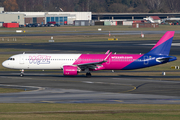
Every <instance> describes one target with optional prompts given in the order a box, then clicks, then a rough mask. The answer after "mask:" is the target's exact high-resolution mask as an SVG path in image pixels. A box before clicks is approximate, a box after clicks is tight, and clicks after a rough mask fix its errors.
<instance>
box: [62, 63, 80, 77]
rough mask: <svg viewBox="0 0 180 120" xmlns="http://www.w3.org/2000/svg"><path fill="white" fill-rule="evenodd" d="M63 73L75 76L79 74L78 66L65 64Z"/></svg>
mask: <svg viewBox="0 0 180 120" xmlns="http://www.w3.org/2000/svg"><path fill="white" fill-rule="evenodd" d="M63 74H64V75H67V76H71V75H72V76H73V75H77V74H78V67H77V66H70V65H65V66H63Z"/></svg>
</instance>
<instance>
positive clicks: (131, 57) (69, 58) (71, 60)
mask: <svg viewBox="0 0 180 120" xmlns="http://www.w3.org/2000/svg"><path fill="white" fill-rule="evenodd" d="M174 33H175V31H167V32H166V33H165V34H164V35H163V37H162V38H161V39H160V40H159V41H158V42H157V43H156V45H155V46H154V47H153V48H152V49H151V50H150V51H149V52H148V53H146V54H112V52H110V50H108V51H107V52H106V53H105V54H26V53H23V54H17V55H13V56H11V57H10V58H9V59H8V60H6V61H4V62H3V63H2V66H4V67H5V68H10V69H20V70H21V73H20V76H24V70H32V69H33V70H47V69H48V70H49V69H51V70H52V69H53V70H63V74H64V75H65V76H76V75H78V73H79V72H82V71H84V72H86V76H87V77H91V72H92V71H98V70H132V69H140V68H145V67H151V66H155V65H159V64H164V63H167V62H171V61H175V60H177V58H176V57H174V56H169V52H170V48H171V43H172V40H173V37H174Z"/></svg>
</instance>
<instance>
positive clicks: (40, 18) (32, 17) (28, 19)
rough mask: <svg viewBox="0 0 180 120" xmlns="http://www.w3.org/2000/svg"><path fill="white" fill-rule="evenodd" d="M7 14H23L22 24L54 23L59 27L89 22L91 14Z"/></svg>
mask: <svg viewBox="0 0 180 120" xmlns="http://www.w3.org/2000/svg"><path fill="white" fill-rule="evenodd" d="M8 14H23V15H24V24H29V23H39V24H47V22H53V21H55V22H56V23H57V24H59V25H64V24H68V25H71V24H73V21H75V20H91V14H92V13H91V12H8Z"/></svg>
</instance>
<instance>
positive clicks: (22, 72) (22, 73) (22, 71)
mask: <svg viewBox="0 0 180 120" xmlns="http://www.w3.org/2000/svg"><path fill="white" fill-rule="evenodd" d="M23 76H24V70H23V69H22V70H21V74H20V77H23Z"/></svg>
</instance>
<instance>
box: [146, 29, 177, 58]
mask: <svg viewBox="0 0 180 120" xmlns="http://www.w3.org/2000/svg"><path fill="white" fill-rule="evenodd" d="M174 33H175V31H167V32H166V33H165V34H164V36H163V37H162V38H161V39H160V40H159V41H158V42H157V44H156V45H155V46H154V47H153V48H152V49H151V51H150V52H149V53H148V54H153V55H167V56H168V55H169V52H170V49H171V43H172V40H173V37H174Z"/></svg>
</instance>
